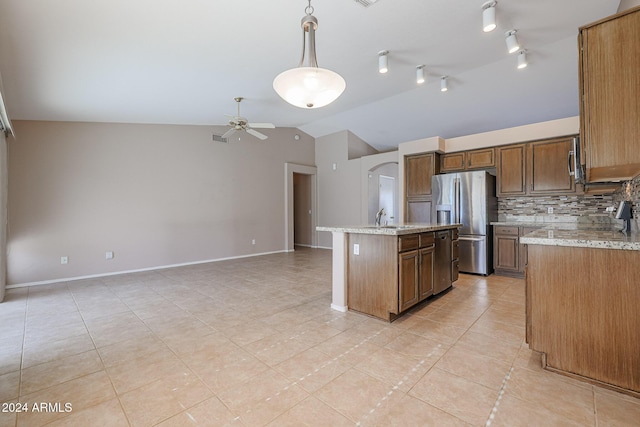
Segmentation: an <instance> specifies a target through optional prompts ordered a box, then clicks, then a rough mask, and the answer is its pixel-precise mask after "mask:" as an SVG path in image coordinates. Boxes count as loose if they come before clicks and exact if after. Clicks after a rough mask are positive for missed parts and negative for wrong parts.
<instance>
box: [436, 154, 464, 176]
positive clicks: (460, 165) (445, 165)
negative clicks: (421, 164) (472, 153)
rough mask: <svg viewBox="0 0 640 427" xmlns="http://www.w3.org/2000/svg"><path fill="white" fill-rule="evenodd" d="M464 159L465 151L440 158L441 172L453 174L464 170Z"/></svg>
mask: <svg viewBox="0 0 640 427" xmlns="http://www.w3.org/2000/svg"><path fill="white" fill-rule="evenodd" d="M464 158H465V153H464V151H461V152H459V153H451V154H445V155H443V156H440V171H441V172H453V171H461V170H464Z"/></svg>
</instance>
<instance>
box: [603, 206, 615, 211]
mask: <svg viewBox="0 0 640 427" xmlns="http://www.w3.org/2000/svg"><path fill="white" fill-rule="evenodd" d="M615 211H616V207H615V206H607V208H606V209H605V212H615Z"/></svg>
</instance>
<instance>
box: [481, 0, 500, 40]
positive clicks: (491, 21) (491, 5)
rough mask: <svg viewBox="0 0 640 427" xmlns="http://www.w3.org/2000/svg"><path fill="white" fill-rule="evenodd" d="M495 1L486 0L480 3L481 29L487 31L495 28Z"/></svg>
mask: <svg viewBox="0 0 640 427" xmlns="http://www.w3.org/2000/svg"><path fill="white" fill-rule="evenodd" d="M496 4H498V2H497V1H488V2H486V3H485V4H483V5H482V31H484V32H485V33H488V32H490V31H493V30H495V29H496Z"/></svg>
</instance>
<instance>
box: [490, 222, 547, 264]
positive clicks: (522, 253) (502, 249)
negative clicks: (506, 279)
mask: <svg viewBox="0 0 640 427" xmlns="http://www.w3.org/2000/svg"><path fill="white" fill-rule="evenodd" d="M539 228H540V227H523V226H520V227H516V226H494V228H493V268H494V270H495V274H497V275H499V276H511V277H524V272H525V266H526V264H527V247H526V245H522V244H520V237H522V236H524V235H525V234H529V233H531V232H532V231H534V230H538V229H539Z"/></svg>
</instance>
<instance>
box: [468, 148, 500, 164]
mask: <svg viewBox="0 0 640 427" xmlns="http://www.w3.org/2000/svg"><path fill="white" fill-rule="evenodd" d="M495 152H496V151H495V149H494V148H486V149H482V150H473V151H467V164H466V169H484V168H493V167H495V166H496V159H495Z"/></svg>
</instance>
